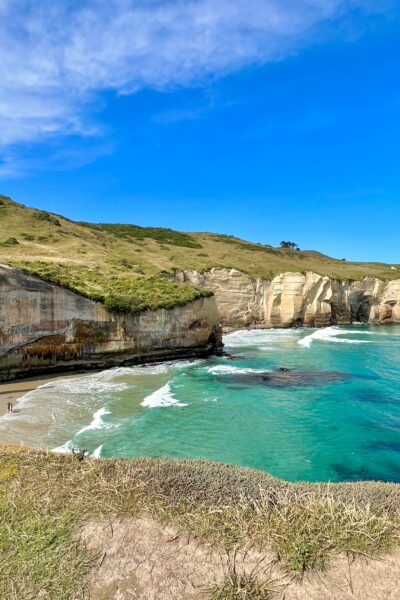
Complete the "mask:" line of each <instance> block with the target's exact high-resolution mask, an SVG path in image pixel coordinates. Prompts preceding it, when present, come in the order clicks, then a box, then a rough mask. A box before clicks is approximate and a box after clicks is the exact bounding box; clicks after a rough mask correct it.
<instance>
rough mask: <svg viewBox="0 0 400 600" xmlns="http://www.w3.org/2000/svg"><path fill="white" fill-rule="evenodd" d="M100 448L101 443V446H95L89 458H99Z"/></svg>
mask: <svg viewBox="0 0 400 600" xmlns="http://www.w3.org/2000/svg"><path fill="white" fill-rule="evenodd" d="M102 448H103V444H101V446H97V448H96V449H95V450H93V452H92V454H91V455H90V458H100V456H101V449H102Z"/></svg>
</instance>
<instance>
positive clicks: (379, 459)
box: [0, 326, 400, 482]
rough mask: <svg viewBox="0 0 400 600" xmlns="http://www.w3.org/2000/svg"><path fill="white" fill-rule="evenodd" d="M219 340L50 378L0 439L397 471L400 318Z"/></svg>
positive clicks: (364, 474)
mask: <svg viewBox="0 0 400 600" xmlns="http://www.w3.org/2000/svg"><path fill="white" fill-rule="evenodd" d="M224 342H225V345H226V346H225V349H226V350H227V351H228V352H229V353H231V355H232V356H231V357H219V358H210V359H207V360H198V361H193V362H188V361H179V362H175V363H164V364H160V365H151V366H147V367H133V368H120V369H111V370H108V371H104V372H101V373H95V374H90V375H84V376H81V377H78V378H75V379H59V380H57V381H55V382H51V383H48V384H46V385H45V386H43V387H41V388H39V389H37V390H35V391H34V392H30V393H28V394H26V396H24V397H23V398H22V400H21V401H20V402H19V403H18V404H17V405H16V409H17V412H16V413H15V414H14V415H11V416H5V417H2V418H1V419H0V440H1V441H14V442H19V441H22V442H25V443H28V444H34V445H37V446H46V447H49V448H52V449H54V448H58V449H61V450H65V449H68V447H70V446H71V445H72V444H75V445H77V446H80V447H83V448H86V449H88V451H89V452H90V453H91V454H92V455H94V456H101V457H110V456H143V455H145V456H158V457H159V456H168V457H175V458H206V459H210V460H217V461H222V462H227V463H236V464H239V465H245V466H250V467H255V468H257V469H263V470H266V471H268V472H269V473H271V474H273V475H276V476H278V477H281V478H283V479H288V480H291V481H296V480H308V481H329V480H330V481H354V480H362V479H380V480H385V481H398V482H400V326H377V327H359V328H357V327H354V328H346V327H329V328H325V329H318V330H313V329H290V330H253V331H241V332H235V333H233V334H230V335H227V336H225V338H224ZM282 369H284V370H282ZM286 369H288V370H286ZM60 447H61V448H60Z"/></svg>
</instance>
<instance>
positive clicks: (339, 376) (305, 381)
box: [220, 370, 350, 387]
mask: <svg viewBox="0 0 400 600" xmlns="http://www.w3.org/2000/svg"><path fill="white" fill-rule="evenodd" d="M220 377H221V379H223V380H224V381H225V382H226V383H228V384H238V383H241V384H247V385H268V386H272V387H304V386H306V387H309V386H317V385H326V384H329V383H332V382H334V381H346V380H348V379H350V375H348V374H347V373H338V372H336V371H280V370H279V371H276V372H269V371H266V372H264V373H263V372H260V373H257V372H256V373H230V374H229V375H223V374H222V375H221V376H220Z"/></svg>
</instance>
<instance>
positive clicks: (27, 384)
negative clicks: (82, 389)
mask: <svg viewBox="0 0 400 600" xmlns="http://www.w3.org/2000/svg"><path fill="white" fill-rule="evenodd" d="M390 324H391V323H390ZM397 324H398V323H393V325H397ZM341 325H342V324H341ZM371 325H374V324H373V323H360V322H353V323H351V324H349V325H347V326H357V327H359V326H371ZM378 325H382V324H381V323H379V324H378ZM342 326H345V325H342ZM324 327H329V325H328V326H322V327H309V326H304V325H303V326H301V327H268V326H265V325H261V324H255V325H250V326H242V327H224V328H223V335H229V334H231V333H236V332H238V331H255V330H271V329H300V328H305V329H324ZM172 360H173V359H172ZM176 360H179V357H176ZM159 361H160V362H164V360H163V359H161V360H160V359H159ZM153 362H158V361H155V360H150V361H149V360H147V361H146V360H144V361H143V362H140V363H135V364H140V365H146V364H151V363H153ZM114 366H115V365H110V366H104V368H99V367H98V366H97V368H90V367H89V368H88V367H82V366H80V367H77V368H76V369H73V370H69V369H66V370H60V371H57V370H55V371H52V370H50V371H49V372H48V373H41V374H38V375H32V376H28V377H21V378H17V379H12V380H8V381H7V380H5V381H0V417H2V416H4V415H6V414H7V403H8V402H11V403H12V404H13V405H15V404H16V402H17V401H18V400H19V399H20V398H22V396H24V395H25V394H27V393H28V392H33V391H34V390H36V389H37V388H39V387H41V386H42V385H45V384H46V383H50V382H51V381H56V380H58V379H75V378H76V377H81V376H83V375H87V374H89V373H94V372H97V373H100V372H101V371H103V370H108V369H112V368H114Z"/></svg>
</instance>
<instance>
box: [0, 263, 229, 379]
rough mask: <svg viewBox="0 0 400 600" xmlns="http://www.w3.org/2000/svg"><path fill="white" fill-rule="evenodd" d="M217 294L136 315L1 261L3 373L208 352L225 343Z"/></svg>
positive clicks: (0, 347)
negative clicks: (111, 308)
mask: <svg viewBox="0 0 400 600" xmlns="http://www.w3.org/2000/svg"><path fill="white" fill-rule="evenodd" d="M220 330H221V328H220V316H219V313H218V310H217V308H216V304H215V300H214V298H212V297H210V298H201V299H199V300H196V301H194V302H190V303H188V304H186V305H185V306H179V307H175V308H173V309H170V310H166V309H159V310H154V311H150V310H148V311H144V312H143V313H140V314H138V315H131V314H121V313H111V312H108V311H107V310H106V309H105V308H104V306H103V305H102V304H100V303H97V302H93V301H92V300H89V299H87V298H84V297H82V296H79V295H78V294H75V293H73V292H71V291H69V290H67V289H65V288H62V287H58V286H55V285H52V284H50V283H46V282H44V281H41V280H40V279H37V278H36V277H33V276H31V275H29V274H27V273H25V272H23V271H20V270H16V269H11V268H9V267H5V266H1V265H0V381H5V380H7V379H12V378H15V377H18V376H22V375H24V376H27V375H32V374H36V373H40V372H45V371H46V372H47V371H49V370H51V369H57V370H61V369H72V368H77V367H84V368H105V367H108V366H114V365H120V364H129V363H131V364H133V363H139V362H148V361H154V360H161V359H170V358H177V357H180V356H185V357H186V356H187V357H189V356H201V355H207V354H209V353H211V352H213V351H214V350H215V348H216V347H217V346H218V345H219V344H220V338H221V333H220Z"/></svg>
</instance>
